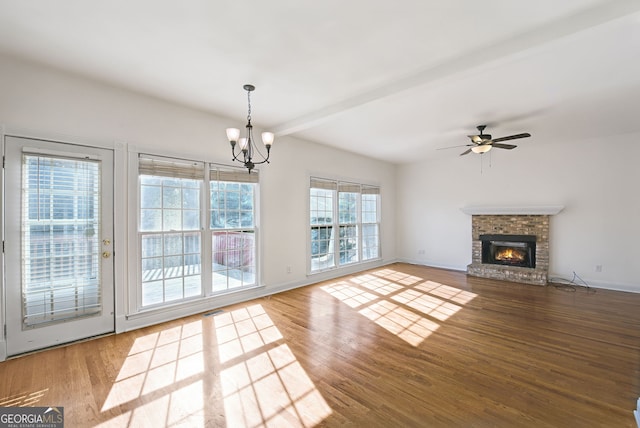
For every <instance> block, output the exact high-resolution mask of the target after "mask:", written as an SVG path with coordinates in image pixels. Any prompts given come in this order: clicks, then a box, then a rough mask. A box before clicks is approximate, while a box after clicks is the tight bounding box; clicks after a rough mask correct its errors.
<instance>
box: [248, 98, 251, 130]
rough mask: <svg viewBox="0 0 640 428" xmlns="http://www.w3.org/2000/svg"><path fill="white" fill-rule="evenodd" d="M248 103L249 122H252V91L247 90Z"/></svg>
mask: <svg viewBox="0 0 640 428" xmlns="http://www.w3.org/2000/svg"><path fill="white" fill-rule="evenodd" d="M247 105H248V106H249V109H248V113H247V122H249V123H251V91H247Z"/></svg>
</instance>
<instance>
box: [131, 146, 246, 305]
mask: <svg viewBox="0 0 640 428" xmlns="http://www.w3.org/2000/svg"><path fill="white" fill-rule="evenodd" d="M205 168H206V169H207V170H208V176H209V180H205V177H206V175H205ZM138 171H139V186H140V189H139V191H140V218H139V228H138V235H139V245H140V266H141V269H140V271H141V279H140V284H141V286H140V292H139V295H140V306H141V307H150V306H159V305H164V304H168V303H175V302H178V301H181V300H187V299H193V298H199V297H206V296H208V295H211V294H213V293H221V292H226V291H228V290H233V289H237V288H241V287H249V286H255V285H256V239H255V236H256V227H255V195H256V187H257V182H258V174H257V173H256V172H252V173H251V174H247V173H246V172H245V171H235V170H229V169H223V168H219V167H217V166H214V165H209V164H205V163H203V162H189V161H181V160H175V159H169V158H162V157H154V156H148V155H140V158H139V163H138ZM207 194H208V195H209V201H208V202H209V203H207V204H205V202H207V201H206V199H205V198H204V195H207ZM204 219H208V221H207V220H204ZM203 220H204V221H203ZM207 260H209V261H210V262H206V261H207ZM205 269H207V271H206V272H205Z"/></svg>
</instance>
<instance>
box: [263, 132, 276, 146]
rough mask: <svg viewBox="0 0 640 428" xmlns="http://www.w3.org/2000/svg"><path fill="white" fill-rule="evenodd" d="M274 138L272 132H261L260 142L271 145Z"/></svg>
mask: <svg viewBox="0 0 640 428" xmlns="http://www.w3.org/2000/svg"><path fill="white" fill-rule="evenodd" d="M274 138H275V137H274V135H273V132H263V133H262V142H263V143H264V145H265V146H267V147H269V146H271V145H272V144H273V140H274Z"/></svg>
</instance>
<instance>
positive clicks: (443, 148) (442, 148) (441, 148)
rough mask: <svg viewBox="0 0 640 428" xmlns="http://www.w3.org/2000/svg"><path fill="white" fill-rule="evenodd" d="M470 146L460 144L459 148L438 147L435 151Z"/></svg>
mask: <svg viewBox="0 0 640 428" xmlns="http://www.w3.org/2000/svg"><path fill="white" fill-rule="evenodd" d="M469 146H471V144H460V145H459V146H449V147H439V148H437V149H436V150H447V149H455V148H458V147H469Z"/></svg>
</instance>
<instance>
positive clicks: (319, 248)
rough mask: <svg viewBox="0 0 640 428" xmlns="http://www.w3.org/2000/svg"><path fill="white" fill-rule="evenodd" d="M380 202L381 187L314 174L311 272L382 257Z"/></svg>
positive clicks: (311, 194)
mask: <svg viewBox="0 0 640 428" xmlns="http://www.w3.org/2000/svg"><path fill="white" fill-rule="evenodd" d="M379 204H380V188H379V187H376V186H368V185H362V184H357V183H347V182H338V181H335V180H327V179H321V178H315V177H312V178H311V182H310V189H309V214H310V219H309V226H310V248H311V255H310V256H311V263H310V271H311V272H319V271H323V270H326V269H332V268H335V267H339V266H345V265H349V264H353V263H358V262H362V261H366V260H371V259H376V258H378V257H380V234H379V231H380V221H379V215H378V212H379ZM336 231H338V233H337V236H336ZM336 255H337V257H336Z"/></svg>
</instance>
